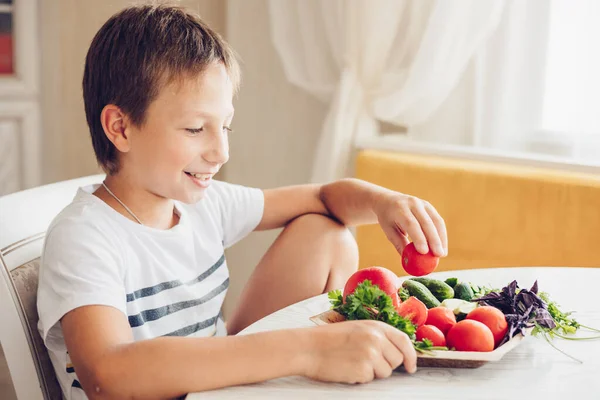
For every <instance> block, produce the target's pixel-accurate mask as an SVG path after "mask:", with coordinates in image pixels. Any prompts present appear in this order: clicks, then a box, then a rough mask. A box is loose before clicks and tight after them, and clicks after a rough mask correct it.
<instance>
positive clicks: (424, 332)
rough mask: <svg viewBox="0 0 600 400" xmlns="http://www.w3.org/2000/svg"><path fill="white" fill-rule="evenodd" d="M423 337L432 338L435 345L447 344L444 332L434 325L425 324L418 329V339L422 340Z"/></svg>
mask: <svg viewBox="0 0 600 400" xmlns="http://www.w3.org/2000/svg"><path fill="white" fill-rule="evenodd" d="M423 339H429V340H431V343H433V345H434V346H445V345H446V338H445V337H444V334H443V333H442V331H440V330H439V329H438V328H437V327H435V326H433V325H423V326H420V327H419V328H418V329H417V340H418V341H422V340H423Z"/></svg>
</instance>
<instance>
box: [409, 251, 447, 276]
mask: <svg viewBox="0 0 600 400" xmlns="http://www.w3.org/2000/svg"><path fill="white" fill-rule="evenodd" d="M439 261H440V259H439V257H436V256H434V255H433V253H432V252H431V250H429V253H427V254H421V253H419V252H418V251H417V249H416V248H415V245H414V243H409V244H408V245H407V246H406V247H405V248H404V250H403V251H402V267H403V268H404V270H405V271H406V273H407V274H409V275H413V276H423V275H428V274H430V273H432V272H433V271H434V270H435V269H436V268H437V266H438V263H439Z"/></svg>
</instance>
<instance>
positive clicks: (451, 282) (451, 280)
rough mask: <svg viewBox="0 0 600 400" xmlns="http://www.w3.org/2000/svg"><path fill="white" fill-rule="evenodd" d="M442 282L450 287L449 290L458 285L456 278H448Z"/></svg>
mask: <svg viewBox="0 0 600 400" xmlns="http://www.w3.org/2000/svg"><path fill="white" fill-rule="evenodd" d="M444 282H445V283H446V285H448V286H450V287H451V288H454V286H456V285H457V284H458V278H448V279H446V280H445V281H444Z"/></svg>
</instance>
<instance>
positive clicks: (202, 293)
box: [38, 181, 264, 400]
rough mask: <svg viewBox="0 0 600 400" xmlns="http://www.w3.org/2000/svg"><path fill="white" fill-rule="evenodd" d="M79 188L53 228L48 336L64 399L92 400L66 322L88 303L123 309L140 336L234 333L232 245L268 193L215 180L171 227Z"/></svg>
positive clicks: (41, 299)
mask: <svg viewBox="0 0 600 400" xmlns="http://www.w3.org/2000/svg"><path fill="white" fill-rule="evenodd" d="M98 186H99V185H92V186H87V187H83V188H80V189H79V191H78V192H77V195H76V196H75V198H74V200H73V202H72V203H71V204H70V205H68V206H67V207H66V208H65V209H64V210H63V211H62V212H61V213H60V214H59V215H58V216H57V217H56V218H55V219H54V221H53V222H52V223H51V224H50V227H49V228H48V231H47V234H46V241H45V244H44V250H43V253H42V260H41V267H40V278H39V288H38V312H39V317H40V321H39V330H40V334H41V335H42V338H43V339H44V342H45V344H46V347H47V348H48V350H49V353H50V358H51V360H52V363H53V365H54V369H55V371H56V375H57V377H58V380H59V382H60V385H61V387H62V389H63V393H64V395H65V398H66V399H68V400H71V399H86V396H85V394H84V392H83V390H82V389H81V385H80V383H79V381H78V379H77V373H76V371H75V370H74V368H73V366H72V365H71V363H70V359H69V355H68V353H67V349H66V346H65V342H64V338H63V333H62V329H61V325H60V322H59V321H60V319H61V318H62V317H63V316H64V315H65V314H66V313H68V312H69V311H71V310H73V309H75V308H77V307H81V306H85V305H106V306H111V307H114V308H116V309H118V310H120V311H121V312H123V314H124V315H125V316H126V317H127V319H128V321H129V325H130V326H131V330H132V332H133V337H134V339H135V340H143V339H151V338H155V337H159V336H196V337H200V336H202V337H205V336H213V335H225V334H226V331H225V329H224V325H223V321H222V320H221V318H220V312H221V306H222V304H223V300H224V298H225V294H226V292H227V288H228V286H229V272H228V269H227V263H226V261H225V256H224V249H225V248H227V247H229V246H231V245H233V244H234V243H235V242H237V241H238V240H240V239H242V238H243V237H244V236H246V235H247V234H248V233H250V232H251V231H252V230H254V228H255V227H256V226H257V225H258V223H259V222H260V220H261V218H262V214H263V206H264V197H263V193H262V191H261V190H259V189H253V188H247V187H243V186H238V185H232V184H227V183H224V182H219V181H213V182H212V184H211V186H210V187H209V188H208V189H207V191H206V196H205V197H204V198H203V199H202V200H201V201H200V202H198V203H196V204H193V205H187V204H183V203H180V202H175V208H176V211H177V213H178V214H179V216H180V220H179V223H178V224H177V225H176V226H174V227H173V228H171V229H169V230H160V229H154V228H150V227H147V226H143V225H140V224H138V223H136V222H133V221H131V220H130V219H128V218H126V217H125V216H123V215H121V214H119V213H118V212H117V211H115V210H114V209H112V208H111V207H110V206H108V205H107V204H106V203H104V202H103V201H102V200H100V199H99V198H98V197H96V196H94V195H93V194H92V193H93V192H94V191H95V190H96V189H97V188H98Z"/></svg>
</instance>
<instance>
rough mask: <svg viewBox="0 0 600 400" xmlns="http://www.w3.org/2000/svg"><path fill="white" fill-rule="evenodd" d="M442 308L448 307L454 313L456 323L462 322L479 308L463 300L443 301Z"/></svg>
mask: <svg viewBox="0 0 600 400" xmlns="http://www.w3.org/2000/svg"><path fill="white" fill-rule="evenodd" d="M442 307H446V308H448V309H450V310H452V312H453V313H454V315H455V316H456V321H457V322H458V321H461V320H463V319H465V317H466V316H467V315H468V314H469V313H470V312H471V311H473V310H474V309H476V308H477V304H476V303H473V302H470V301H466V300H461V299H446V300H444V301H442Z"/></svg>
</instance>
